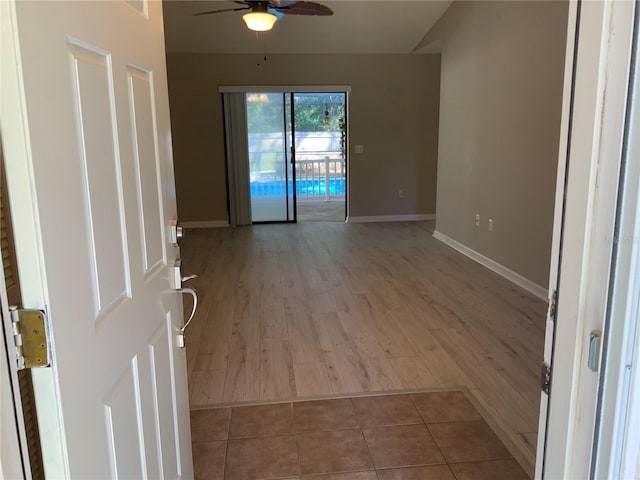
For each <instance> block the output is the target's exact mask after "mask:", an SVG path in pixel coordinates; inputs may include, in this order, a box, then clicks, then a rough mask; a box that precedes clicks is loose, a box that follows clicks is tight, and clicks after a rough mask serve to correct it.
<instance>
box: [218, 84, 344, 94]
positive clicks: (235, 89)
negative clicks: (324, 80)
mask: <svg viewBox="0 0 640 480" xmlns="http://www.w3.org/2000/svg"><path fill="white" fill-rule="evenodd" d="M350 91H351V85H220V86H219V87H218V92H219V93H246V92H265V93H336V92H350Z"/></svg>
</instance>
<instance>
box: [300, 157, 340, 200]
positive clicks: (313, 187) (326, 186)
mask: <svg viewBox="0 0 640 480" xmlns="http://www.w3.org/2000/svg"><path fill="white" fill-rule="evenodd" d="M296 188H297V190H296V194H297V196H298V198H307V199H311V198H317V197H321V196H324V199H325V201H329V200H331V198H332V197H334V198H339V197H344V195H345V191H346V168H345V162H344V160H342V159H331V158H329V157H325V158H324V159H319V160H296Z"/></svg>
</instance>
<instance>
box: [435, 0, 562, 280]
mask: <svg viewBox="0 0 640 480" xmlns="http://www.w3.org/2000/svg"><path fill="white" fill-rule="evenodd" d="M567 11H568V10H567V3H565V2H559V1H557V2H556V1H554V2H454V4H453V5H452V6H451V7H450V8H449V10H447V12H446V13H445V14H444V16H443V17H442V18H441V19H440V21H439V22H438V24H436V26H434V28H433V29H432V31H431V32H430V33H429V34H428V35H427V37H426V38H425V41H423V42H422V43H423V45H428V44H429V43H430V42H432V41H436V40H441V41H442V65H441V68H442V78H441V85H442V88H441V96H440V134H439V146H438V149H439V151H438V155H439V157H438V195H437V219H436V229H437V230H438V231H439V232H441V233H443V234H445V235H447V236H449V237H451V238H453V239H454V240H456V241H458V242H460V243H462V244H464V245H465V246H467V247H469V248H471V249H473V250H475V251H477V252H479V253H481V254H483V255H485V256H487V257H489V258H491V259H493V260H495V261H497V262H498V263H500V264H501V265H503V266H505V267H507V268H509V269H511V270H513V271H515V272H517V273H519V274H520V275H522V276H524V277H525V278H527V279H529V280H531V281H533V282H535V283H537V284H538V285H542V286H545V287H546V286H547V285H548V274H549V260H550V251H551V235H552V224H553V207H554V192H555V180H556V177H555V176H556V165H557V157H558V142H559V133H560V132H559V128H560V113H561V100H562V81H563V70H564V51H565V38H566V26H567ZM476 213H479V214H480V216H481V221H482V224H481V226H480V227H476V226H475V222H474V220H475V215H476ZM490 218H491V219H493V221H494V230H493V231H489V229H488V220H489V219H490Z"/></svg>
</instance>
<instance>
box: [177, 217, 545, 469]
mask: <svg viewBox="0 0 640 480" xmlns="http://www.w3.org/2000/svg"><path fill="white" fill-rule="evenodd" d="M432 232H433V223H432V222H408V223H404V222H402V223H400V222H398V223H379V224H344V223H330V222H326V223H323V222H317V223H301V224H297V225H284V224H283V225H260V226H253V227H241V228H225V229H206V230H189V231H188V232H187V234H186V236H185V240H184V243H183V247H182V257H183V258H182V259H183V273H184V274H192V273H197V274H198V275H199V278H197V279H195V280H193V281H192V282H191V283H190V286H194V287H195V288H197V290H198V292H199V295H200V297H201V305H200V307H199V310H198V312H197V314H196V318H195V319H194V321H193V323H192V325H191V326H190V327H189V330H188V331H187V359H188V369H189V388H190V392H189V393H190V401H191V404H192V406H204V405H220V404H235V403H240V402H260V401H282V400H284V401H287V400H294V399H298V398H308V397H322V396H327V395H336V394H350V393H361V392H390V391H405V390H415V389H429V388H434V389H437V388H451V387H461V386H466V387H467V388H469V390H470V391H471V392H472V394H473V395H474V396H475V398H476V399H477V400H478V401H479V403H480V405H481V406H482V407H483V408H484V409H485V410H486V411H487V412H488V413H489V414H490V415H491V417H492V418H493V419H494V421H495V425H494V427H497V428H498V429H500V430H502V431H503V432H504V433H505V435H506V437H507V438H506V439H503V440H506V443H507V446H509V447H510V448H511V449H512V451H513V453H514V456H515V457H516V458H517V459H518V460H519V461H520V463H521V464H522V465H523V466H524V467H525V469H526V470H527V471H528V473H529V474H532V472H533V465H534V463H535V441H536V440H535V439H536V432H537V425H538V411H539V397H540V393H539V389H538V369H539V363H540V361H541V360H542V351H543V341H544V323H545V322H544V320H545V312H546V304H545V302H543V301H541V300H539V299H537V298H535V297H533V296H532V295H530V294H528V293H527V292H525V291H524V290H522V289H520V288H519V287H517V286H515V285H513V284H512V283H510V282H508V281H507V280H505V279H503V278H502V277H500V276H498V275H496V274H494V273H493V272H491V271H489V270H487V269H485V268H484V267H482V266H481V265H479V264H477V263H475V262H473V261H471V260H469V259H468V258H466V257H464V256H463V255H461V254H459V253H458V252H456V251H454V250H452V249H451V248H449V247H447V246H445V245H444V244H442V243H440V242H439V241H437V240H435V239H434V238H433V237H432ZM185 307H186V308H188V307H189V306H188V305H186V306H185Z"/></svg>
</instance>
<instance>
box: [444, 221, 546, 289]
mask: <svg viewBox="0 0 640 480" xmlns="http://www.w3.org/2000/svg"><path fill="white" fill-rule="evenodd" d="M433 237H434V238H435V239H437V240H440V241H441V242H442V243H445V244H447V245H449V246H450V247H451V248H453V249H455V250H457V251H459V252H460V253H462V254H463V255H466V256H467V257H469V258H470V259H472V260H475V261H476V262H478V263H479V264H481V265H484V266H485V267H487V268H488V269H489V270H493V271H494V272H496V273H497V274H498V275H501V276H503V277H504V278H506V279H507V280H509V281H511V282H513V283H515V284H516V285H518V286H519V287H521V288H524V289H525V290H526V291H527V292H529V293H531V294H533V295H535V296H536V297H538V298H541V299H542V300H545V301H546V300H547V299H548V296H549V291H548V289H546V288H544V287H542V286H540V285H538V284H537V283H535V282H532V281H531V280H529V279H528V278H525V277H523V276H522V275H520V274H519V273H516V272H514V271H513V270H509V269H508V268H507V267H505V266H503V265H501V264H499V263H498V262H496V261H495V260H492V259H490V258H489V257H485V256H484V255H482V254H481V253H478V252H476V251H475V250H472V249H470V248H469V247H467V246H466V245H463V244H462V243H460V242H458V241H456V240H454V239H453V238H451V237H448V236H447V235H445V234H444V233H442V232H439V231H437V230H436V231H435V232H433Z"/></svg>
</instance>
